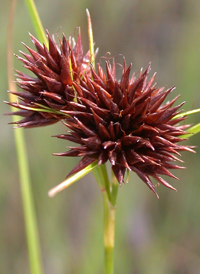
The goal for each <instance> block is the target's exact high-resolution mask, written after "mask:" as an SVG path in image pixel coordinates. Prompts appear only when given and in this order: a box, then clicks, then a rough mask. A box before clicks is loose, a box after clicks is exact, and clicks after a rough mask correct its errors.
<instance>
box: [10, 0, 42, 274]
mask: <svg viewBox="0 0 200 274" xmlns="http://www.w3.org/2000/svg"><path fill="white" fill-rule="evenodd" d="M14 11H15V0H12V1H11V5H10V12H9V21H8V37H7V70H8V85H9V90H12V91H15V90H16V85H15V83H14V79H13V69H12V68H13V49H12V45H13V41H12V38H13V18H14ZM9 96H10V101H14V100H15V97H14V96H13V95H12V94H9ZM12 110H13V108H12ZM15 121H16V118H15V117H14V118H13V122H15ZM14 135H15V144H16V150H17V158H18V166H19V176H20V186H21V194H22V204H23V210H24V220H25V227H26V237H27V245H28V253H29V262H30V271H31V273H32V274H42V273H43V271H42V263H41V256H40V246H39V237H38V229H37V221H36V214H35V208H34V202H33V196H32V191H31V182H30V175H29V174H30V173H29V167H28V159H27V154H26V146H25V140H24V132H23V130H22V129H18V130H15V131H14Z"/></svg>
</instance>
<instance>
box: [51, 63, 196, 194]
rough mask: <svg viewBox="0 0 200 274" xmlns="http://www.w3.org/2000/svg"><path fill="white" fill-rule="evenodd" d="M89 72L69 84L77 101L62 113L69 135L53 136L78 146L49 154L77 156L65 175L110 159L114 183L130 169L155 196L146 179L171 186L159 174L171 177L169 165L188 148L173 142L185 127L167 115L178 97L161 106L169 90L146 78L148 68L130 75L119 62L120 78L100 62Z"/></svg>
mask: <svg viewBox="0 0 200 274" xmlns="http://www.w3.org/2000/svg"><path fill="white" fill-rule="evenodd" d="M91 70H92V78H91V77H88V76H84V78H83V80H82V81H81V82H80V85H77V84H76V83H74V87H75V89H76V91H77V102H76V103H74V102H69V104H72V105H71V107H72V109H73V110H66V111H63V112H64V113H65V114H67V115H70V117H68V118H66V119H65V125H66V126H67V127H68V128H69V129H70V131H69V133H68V134H62V135H58V136H57V137H58V138H62V139H66V140H69V141H72V142H74V143H77V144H79V146H75V147H70V150H69V151H67V152H65V153H57V154H55V155H61V156H79V157H83V158H82V159H81V161H80V162H79V163H78V164H77V165H76V166H75V168H74V169H73V170H72V171H71V172H70V173H69V175H68V176H70V175H72V174H74V173H76V172H78V171H80V170H82V169H83V168H85V167H86V166H87V165H89V164H91V163H92V162H94V161H95V160H98V164H99V165H101V164H104V163H106V162H107V161H110V163H111V165H112V170H113V172H114V174H115V176H116V178H117V180H118V181H119V183H120V185H121V184H122V183H123V182H124V175H125V171H126V170H130V171H134V172H135V173H136V174H137V175H138V176H139V177H140V178H141V179H142V180H143V181H144V182H145V183H146V184H147V185H148V186H149V188H150V189H151V190H152V191H153V192H154V193H155V194H156V195H157V193H156V191H155V187H154V185H153V183H152V182H151V179H150V177H153V178H154V179H156V180H157V181H158V182H159V183H161V184H163V185H165V186H166V187H169V188H171V189H174V188H173V187H172V186H171V185H169V184H168V183H167V182H166V181H165V180H164V179H163V178H162V177H161V176H160V175H167V176H170V177H173V178H176V177H175V176H174V175H173V174H172V173H171V172H170V171H169V169H177V168H181V167H180V166H178V165H175V164H173V163H171V162H174V161H180V160H179V159H178V158H177V156H180V153H179V152H180V151H184V150H187V151H193V150H192V148H191V147H189V146H183V145H179V142H181V141H183V140H184V139H183V138H182V135H184V134H186V132H185V129H186V128H187V127H188V125H182V126H180V125H178V123H179V122H180V121H182V120H184V119H185V118H184V117H181V118H175V119H173V118H174V116H175V115H176V114H177V111H178V109H179V108H180V107H181V106H182V105H183V103H182V104H180V105H178V106H175V107H172V105H173V104H174V102H175V101H176V100H177V98H178V97H179V96H177V97H176V98H175V99H174V100H172V101H171V102H167V103H165V104H163V102H164V100H165V98H166V97H167V95H168V94H169V93H170V92H171V91H172V90H173V88H170V89H168V90H164V88H157V87H156V85H155V84H154V78H155V75H154V76H153V77H152V78H151V79H150V80H149V81H147V76H148V73H149V70H150V66H149V67H148V68H147V69H146V70H145V72H143V73H142V72H141V73H140V75H139V76H138V77H135V76H134V74H133V76H132V77H131V78H130V77H129V75H130V70H131V66H129V67H128V68H127V67H126V63H125V62H124V68H123V73H122V77H121V79H120V81H117V80H116V77H115V63H114V62H113V66H111V65H110V63H109V62H106V74H105V73H104V71H103V69H102V68H101V66H100V65H99V66H98V73H96V72H95V71H94V70H93V68H91ZM176 155H177V156H176ZM176 179H177V178H176ZM174 190H175V189H174Z"/></svg>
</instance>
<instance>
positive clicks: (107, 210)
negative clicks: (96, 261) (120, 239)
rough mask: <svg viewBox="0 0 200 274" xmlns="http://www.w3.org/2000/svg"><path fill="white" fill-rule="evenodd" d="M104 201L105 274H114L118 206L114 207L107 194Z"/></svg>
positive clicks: (104, 194)
mask: <svg viewBox="0 0 200 274" xmlns="http://www.w3.org/2000/svg"><path fill="white" fill-rule="evenodd" d="M103 200H104V253H105V254H104V255H105V257H104V258H105V274H113V273H114V272H113V271H114V263H113V257H114V256H113V253H114V240H115V212H116V206H113V205H112V204H111V202H110V201H109V199H108V195H107V193H106V192H104V193H103Z"/></svg>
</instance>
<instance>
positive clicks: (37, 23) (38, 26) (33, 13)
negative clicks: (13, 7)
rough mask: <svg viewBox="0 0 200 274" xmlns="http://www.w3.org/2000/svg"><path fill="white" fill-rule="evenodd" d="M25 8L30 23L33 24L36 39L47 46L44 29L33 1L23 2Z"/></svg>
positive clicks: (26, 0)
mask: <svg viewBox="0 0 200 274" xmlns="http://www.w3.org/2000/svg"><path fill="white" fill-rule="evenodd" d="M24 1H25V3H26V6H27V9H28V11H29V15H30V17H31V21H32V23H33V26H34V29H35V32H36V34H37V37H38V39H39V41H40V42H41V43H43V42H44V43H45V44H46V46H48V41H47V37H46V35H45V32H44V28H43V26H42V22H41V20H40V17H39V14H38V11H37V9H36V6H35V3H34V0H24Z"/></svg>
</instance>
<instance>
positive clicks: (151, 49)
mask: <svg viewBox="0 0 200 274" xmlns="http://www.w3.org/2000/svg"><path fill="white" fill-rule="evenodd" d="M8 5H9V3H7V2H3V3H2V4H1V16H0V23H1V28H0V34H1V40H0V47H1V51H0V60H1V77H0V88H1V93H0V99H1V100H0V101H1V102H2V101H3V100H7V94H6V89H7V82H6V69H5V52H6V45H5V42H6V24H7V17H8ZM36 5H37V7H38V10H39V14H40V16H41V18H42V21H43V24H44V27H45V28H48V29H49V31H50V32H51V33H55V32H58V34H59V35H60V36H61V33H62V32H65V34H66V36H68V35H69V34H74V33H77V29H76V27H78V26H81V30H82V39H83V43H84V49H85V51H86V50H88V36H87V19H86V14H85V9H86V8H88V9H89V10H90V13H91V16H92V20H93V31H94V40H95V43H96V44H95V45H96V46H98V47H99V48H100V51H99V54H98V57H97V60H98V58H100V57H101V56H104V55H105V54H106V52H107V51H110V52H111V54H112V55H111V56H113V55H118V54H119V53H120V54H123V55H124V56H125V57H126V60H127V63H131V62H132V63H133V70H135V71H136V72H137V71H139V69H140V67H144V68H145V67H146V66H147V65H148V63H149V62H150V61H151V62H152V73H153V72H154V71H157V72H158V74H157V78H156V81H157V82H158V85H160V86H163V85H165V86H166V87H170V86H173V85H176V86H177V89H176V90H175V91H174V92H173V94H172V95H173V96H174V97H175V96H176V95H177V94H179V93H181V95H182V96H181V99H179V102H180V101H181V100H186V104H185V106H184V109H185V110H189V109H192V108H198V107H199V106H200V100H199V99H200V92H199V91H200V90H199V86H200V80H199V73H200V65H199V64H200V62H199V59H200V50H199V48H200V47H199V46H200V45H199V43H200V40H199V23H200V22H199V21H200V3H199V2H198V1H194V0H192V1H190V2H188V1H186V0H184V1H172V0H168V1H164V0H162V1H158V0H154V1H149V2H147V1H144V0H142V1H136V0H135V1H131V0H126V1H113V0H109V1H100V0H97V1H89V0H88V1H77V0H75V1H63V0H59V1H52V0H51V1H49V0H48V1H47V0H42V1H36ZM60 26H62V28H61V30H59V28H60ZM28 31H30V32H31V33H32V34H34V31H33V28H32V25H31V22H30V20H29V17H28V13H27V11H26V8H25V6H24V4H23V2H19V3H18V7H17V11H16V18H15V34H14V40H15V52H16V53H17V51H18V49H21V50H24V48H23V46H22V45H21V41H22V40H23V41H24V42H25V43H27V44H28V45H31V42H30V39H29V36H28ZM116 58H117V60H118V61H122V57H121V56H117V57H116ZM100 62H103V60H100ZM15 68H17V69H21V64H20V63H19V62H18V61H17V60H15ZM118 69H119V70H120V67H118ZM0 104H1V110H2V113H5V112H8V111H9V108H8V106H6V105H5V104H3V103H0ZM199 120H200V115H199V114H197V115H196V116H191V117H190V118H189V121H190V122H191V123H197V122H199ZM10 121H11V119H10V117H6V116H1V119H0V123H1V129H2V130H1V135H0V140H1V154H0V155H1V157H0V167H1V179H0V180H1V192H0V214H1V222H2V225H1V233H0V254H1V256H0V265H1V271H2V273H15V274H18V273H20V274H21V273H22V270H23V273H28V258H27V253H26V243H25V234H24V223H23V215H22V207H21V198H20V191H19V182H18V171H17V164H16V156H15V147H14V141H13V132H12V126H9V125H7V123H8V122H10ZM65 130H66V128H65V127H64V126H62V124H60V125H53V126H49V127H46V128H41V129H30V130H26V138H27V143H28V154H29V159H30V167H31V176H32V182H33V191H34V197H35V202H36V209H37V215H38V222H39V230H40V240H41V243H42V253H43V261H44V266H45V273H48V274H51V273H59V274H64V273H69V274H70V273H99V274H100V273H102V269H103V241H102V238H103V224H102V221H103V211H102V197H101V193H100V192H99V189H98V186H97V184H96V183H95V180H94V179H93V177H92V175H88V176H87V177H85V178H84V179H82V180H81V181H80V182H77V183H75V184H73V185H72V186H71V187H70V188H68V189H67V190H65V191H63V192H62V193H60V194H58V195H57V196H56V197H54V198H53V199H50V198H49V197H48V196H47V192H48V190H49V189H50V188H51V187H53V186H55V185H56V184H58V183H59V182H61V181H63V179H64V178H65V176H66V175H67V173H68V172H69V171H70V170H71V168H72V167H73V166H74V165H75V163H74V162H73V161H72V160H70V161H69V160H68V159H67V158H62V157H54V156H52V155H51V153H53V152H60V151H65V149H66V146H67V145H68V144H67V142H65V141H62V140H58V139H56V138H51V137H50V136H51V135H56V134H59V133H64V132H65ZM187 142H188V143H189V144H192V145H197V146H198V145H199V136H198V135H196V136H194V137H192V138H191V139H190V140H189V141H187ZM197 152H200V151H199V149H198V148H197ZM182 158H183V159H184V160H185V162H186V163H185V165H186V166H187V169H186V170H182V171H176V172H175V173H176V175H177V176H178V177H179V178H180V181H179V182H177V181H174V180H170V179H169V180H168V181H169V183H171V184H172V185H173V186H175V187H176V188H177V190H178V192H173V191H170V190H168V189H165V188H164V187H162V186H160V188H159V189H158V192H159V196H160V200H157V199H156V198H155V197H154V195H153V194H152V193H151V191H149V189H148V188H147V187H146V186H145V185H144V183H142V182H141V181H140V180H139V179H138V178H137V177H136V176H135V175H134V174H131V175H130V180H129V184H127V185H123V186H122V187H121V188H120V189H119V197H118V208H117V216H116V245H115V247H116V249H115V273H116V274H121V273H139V274H140V273H141V274H149V273H150V274H151V273H152V274H153V273H164V274H165V273H166V274H168V273H170V274H171V273H172V274H176V273H190V274H193V273H194V274H196V273H199V272H200V260H199V257H200V238H199V230H200V218H199V214H200V210H199V209H200V200H199V193H200V184H199V177H200V171H199V163H200V162H199V153H197V154H196V155H193V154H189V153H184V154H183V157H182Z"/></svg>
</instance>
